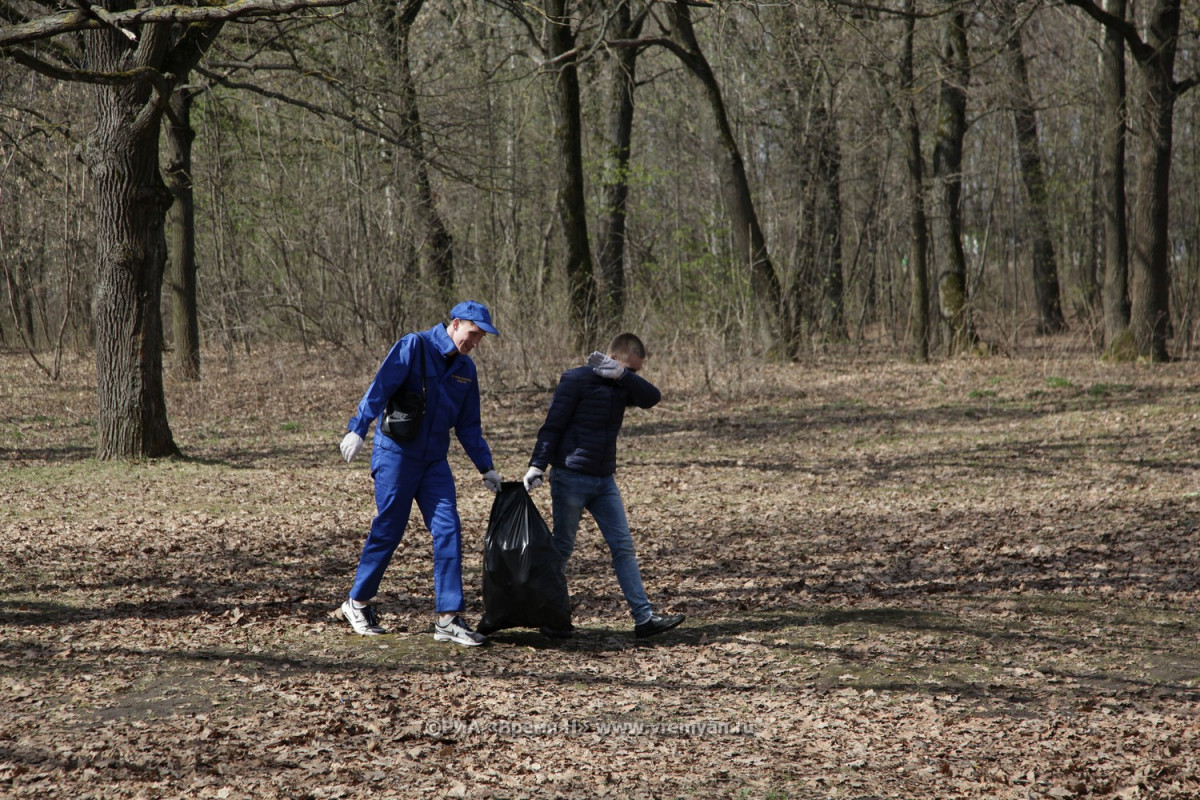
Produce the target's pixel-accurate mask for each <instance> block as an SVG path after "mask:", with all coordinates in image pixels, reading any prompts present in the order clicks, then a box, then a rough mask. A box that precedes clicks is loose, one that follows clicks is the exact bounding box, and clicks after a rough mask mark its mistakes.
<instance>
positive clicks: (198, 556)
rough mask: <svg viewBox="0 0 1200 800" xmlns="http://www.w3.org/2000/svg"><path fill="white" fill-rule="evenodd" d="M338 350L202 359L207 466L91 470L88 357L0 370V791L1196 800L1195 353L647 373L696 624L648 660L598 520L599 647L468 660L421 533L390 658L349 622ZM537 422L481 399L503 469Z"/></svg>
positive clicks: (557, 647) (471, 590)
mask: <svg viewBox="0 0 1200 800" xmlns="http://www.w3.org/2000/svg"><path fill="white" fill-rule="evenodd" d="M341 360H342V359H340V358H339V357H338V356H337V355H336V354H319V353H308V354H300V353H294V352H284V351H278V352H263V353H259V354H256V355H253V356H248V357H244V358H242V359H241V360H239V361H236V362H222V361H221V360H220V359H219V358H216V357H214V359H213V360H212V361H210V362H206V374H205V381H204V382H203V383H202V384H199V385H187V384H181V383H176V382H171V383H170V384H169V386H168V401H169V407H170V412H171V420H172V428H173V431H174V433H175V436H176V439H177V441H178V442H179V444H180V445H181V447H182V448H183V449H184V451H185V457H184V458H183V459H173V460H166V461H161V462H156V463H142V464H132V465H131V464H114V463H99V462H96V461H94V460H92V458H91V447H92V445H93V444H94V442H95V412H94V392H95V377H94V374H93V372H92V370H91V366H90V363H89V362H87V361H79V362H72V363H69V364H68V365H67V368H66V375H65V379H64V380H62V381H59V382H57V383H52V382H50V381H48V380H46V379H45V378H44V376H42V375H41V374H40V373H38V372H37V371H36V370H35V369H34V368H33V367H32V365H31V363H30V362H29V361H28V359H26V358H23V357H20V356H13V355H8V356H0V533H2V536H3V539H2V544H0V796H8V797H39V798H72V799H74V798H84V797H97V798H99V797H103V798H118V797H119V798H125V797H146V798H175V797H179V798H184V797H186V798H205V797H214V798H243V797H281V798H282V797H287V798H293V797H312V798H325V797H364V798H365V797H372V798H379V797H401V798H405V797H414V798H415V797H425V796H450V797H592V796H596V797H600V796H604V797H647V798H659V797H696V796H705V797H746V798H827V797H828V798H834V797H837V798H876V797H880V798H881V797H889V798H893V797H894V798H959V797H963V798H1043V797H1048V798H1071V797H1081V798H1098V797H1114V798H1194V797H1197V796H1200V762H1198V759H1200V756H1198V755H1197V754H1198V753H1200V716H1198V712H1200V619H1198V617H1197V611H1198V610H1200V603H1198V595H1197V590H1198V575H1200V553H1198V548H1197V538H1198V533H1200V456H1198V455H1197V454H1198V453H1200V416H1198V415H1200V391H1198V389H1197V386H1198V381H1197V378H1198V377H1200V374H1198V369H1197V366H1196V364H1195V363H1193V362H1182V363H1177V364H1169V365H1161V366H1121V367H1117V366H1110V365H1106V364H1100V363H1097V362H1095V361H1094V360H1092V359H1090V358H1085V357H1078V356H1072V355H1066V354H1064V355H1042V356H1038V357H1036V358H1032V357H1031V358H1026V359H1017V360H1010V359H991V360H984V361H961V362H960V361H953V362H946V363H939V364H935V365H929V366H918V365H911V364H905V363H902V362H898V361H894V360H884V359H872V358H860V359H857V360H855V361H853V362H850V363H847V362H842V361H837V360H833V359H831V360H829V361H828V362H825V361H813V362H810V363H805V364H801V365H795V366H790V367H778V368H772V369H762V370H746V371H742V372H740V373H739V374H737V375H725V376H724V379H723V380H714V379H712V378H711V376H710V379H709V380H707V381H705V380H701V379H699V378H696V377H689V375H688V374H687V373H686V372H684V371H682V370H678V371H674V372H671V371H668V370H666V369H665V368H664V369H663V370H662V371H660V373H659V374H657V375H655V373H654V365H653V364H652V365H651V369H650V370H649V372H648V375H649V377H651V378H652V379H654V380H656V381H657V382H659V384H660V386H661V387H662V388H663V389H664V391H665V399H664V401H663V403H662V404H661V405H660V406H659V407H658V408H656V409H654V410H652V411H649V412H640V411H639V412H636V413H631V414H630V416H629V417H628V419H627V423H626V429H625V435H624V437H623V439H622V456H621V461H622V467H621V469H620V471H619V480H620V482H621V484H622V487H623V491H624V492H625V496H626V501H627V504H628V506H629V511H630V518H631V522H632V525H633V528H634V536H635V539H636V541H637V543H638V547H639V555H640V559H641V563H642V569H643V574H644V577H645V581H646V584H647V586H648V589H649V592H650V595H651V599H652V601H654V602H655V604H656V605H657V606H658V607H660V608H662V609H664V610H673V611H683V612H686V613H687V615H688V621H687V622H686V623H685V624H684V626H683V627H681V628H679V629H677V630H676V631H673V632H671V633H668V634H665V635H663V636H662V637H660V638H657V639H650V640H645V641H639V640H636V639H634V638H633V637H632V630H631V627H632V626H631V622H630V620H629V618H628V615H627V612H626V610H625V608H624V607H623V604H622V601H621V599H620V595H619V591H618V589H617V587H616V583H615V580H614V579H613V577H612V570H611V567H610V566H609V564H608V561H607V553H606V551H605V550H604V546H603V543H602V542H601V540H600V537H599V535H598V533H597V531H596V530H595V529H594V527H591V525H590V523H586V524H585V527H584V528H583V529H582V530H581V533H580V546H579V549H578V550H577V552H576V555H575V557H574V559H573V561H572V564H571V568H570V573H569V576H570V581H571V588H572V594H573V602H574V603H575V609H574V611H575V619H576V624H577V625H578V626H579V627H580V628H581V635H580V636H579V637H578V638H576V639H575V640H572V641H569V642H553V641H550V640H547V639H544V638H542V637H541V636H540V635H539V634H537V633H536V632H533V631H514V632H504V633H501V634H499V635H497V636H496V637H495V638H494V641H493V643H492V644H491V645H490V646H488V647H484V648H477V649H471V650H467V649H463V648H457V647H453V646H450V645H445V644H439V643H435V642H434V641H433V640H432V637H431V635H430V632H431V617H430V614H429V611H430V610H431V607H432V589H431V577H430V563H429V543H428V534H427V533H426V532H425V530H424V528H423V527H422V526H421V525H420V524H419V522H417V523H415V524H414V525H413V526H412V527H410V532H409V536H408V538H407V540H406V542H405V543H404V545H403V546H402V547H401V549H400V550H399V551H398V553H397V555H396V558H395V560H394V561H393V564H392V567H391V569H390V570H389V572H388V575H387V577H386V579H385V583H384V589H383V591H382V592H381V595H380V597H379V606H380V610H381V616H382V620H383V622H384V624H385V625H387V626H388V627H389V628H390V629H391V630H392V633H391V634H390V635H388V636H385V637H379V638H360V637H355V636H352V635H349V634H348V628H347V627H346V625H345V623H344V622H341V621H340V620H338V619H336V618H334V617H333V616H332V615H331V612H332V611H333V610H334V609H335V608H336V607H337V606H338V604H339V603H340V602H341V600H342V599H343V597H344V596H345V592H346V591H347V589H348V587H349V582H350V578H351V576H352V573H353V570H354V566H355V564H356V560H357V556H358V551H359V548H360V547H361V545H362V540H363V537H364V535H365V530H366V528H367V526H368V524H369V522H370V519H371V516H372V513H373V502H372V499H371V481H370V475H369V469H368V466H367V463H366V462H367V459H366V458H360V459H359V460H357V461H356V462H355V463H354V464H353V465H350V466H347V465H346V464H344V463H343V462H341V461H340V459H339V457H338V453H337V442H338V440H339V439H340V436H341V432H342V430H343V427H342V426H343V425H344V423H345V420H346V418H347V417H348V416H349V415H350V413H351V412H352V410H353V406H354V404H355V403H356V402H357V400H358V397H359V395H360V393H361V391H362V389H363V387H364V386H365V384H366V381H367V380H368V379H369V377H370V371H369V370H370V369H371V368H373V366H374V365H373V364H372V365H368V366H367V367H365V368H364V369H350V368H348V367H343V366H339V361H341ZM485 380H486V379H485ZM496 383H499V381H498V380H497V381H496ZM548 399H549V394H548V391H535V392H529V391H515V390H514V391H503V392H500V391H496V392H493V393H492V394H489V395H488V396H487V397H486V398H485V420H484V421H485V432H486V434H487V435H488V438H489V440H490V442H491V444H492V446H493V449H494V450H495V452H496V455H497V463H498V466H499V467H500V469H501V471H502V473H503V474H504V476H505V477H506V478H507V479H517V478H519V477H520V475H521V474H523V472H524V468H525V464H526V459H527V457H528V451H529V448H530V447H531V446H532V441H533V437H534V435H535V433H536V430H537V427H538V425H539V424H540V422H541V416H542V414H543V413H544V409H545V405H546V403H547V401H548ZM452 461H453V464H454V466H455V468H456V475H457V477H458V480H459V491H460V508H461V511H462V515H463V518H464V524H465V528H466V550H467V558H466V572H467V575H466V580H467V586H468V595H469V601H470V603H471V609H470V613H469V614H468V617H469V618H470V619H472V620H476V619H478V617H479V615H480V613H481V611H482V608H481V605H480V596H479V595H480V593H479V586H480V573H479V570H480V558H479V555H480V548H481V543H482V537H483V533H484V528H485V525H486V519H487V514H488V510H489V507H490V500H491V496H490V495H488V494H487V493H486V492H485V491H484V489H483V488H482V486H481V485H480V484H479V482H478V478H477V476H475V474H474V472H473V470H472V469H470V467H469V466H468V464H467V462H466V461H465V459H464V458H463V457H462V455H461V452H455V454H454V456H453V459H452ZM535 499H536V500H537V502H538V504H539V505H540V506H541V507H542V509H543V512H544V513H545V514H546V516H547V518H549V498H548V496H547V495H546V493H545V490H540V491H539V492H538V493H537V494H535Z"/></svg>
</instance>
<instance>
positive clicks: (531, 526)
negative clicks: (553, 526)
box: [476, 481, 571, 634]
mask: <svg viewBox="0 0 1200 800" xmlns="http://www.w3.org/2000/svg"><path fill="white" fill-rule="evenodd" d="M543 626H544V627H547V628H553V629H554V630H568V629H570V627H571V603H570V600H569V598H568V595H567V576H566V570H565V565H564V563H563V558H562V556H561V555H559V553H558V550H557V549H555V547H554V540H553V538H552V537H551V535H550V529H549V528H548V527H546V522H545V521H544V520H543V519H542V515H541V514H540V513H538V509H537V506H536V505H535V504H534V502H533V498H531V497H530V496H529V493H528V492H527V491H525V486H524V484H522V483H521V482H520V481H505V482H504V483H502V484H500V491H499V492H498V493H497V494H496V499H495V500H494V501H493V502H492V513H491V516H490V517H489V518H488V529H487V536H485V537H484V540H483V619H481V620H480V621H479V625H478V626H476V630H478V631H479V632H480V633H483V634H488V633H493V632H495V631H498V630H501V629H503V628H526V627H527V628H540V627H543Z"/></svg>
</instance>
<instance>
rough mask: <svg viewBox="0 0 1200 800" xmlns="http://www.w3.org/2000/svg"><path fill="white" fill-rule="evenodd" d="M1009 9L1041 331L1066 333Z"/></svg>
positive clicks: (1025, 79)
mask: <svg viewBox="0 0 1200 800" xmlns="http://www.w3.org/2000/svg"><path fill="white" fill-rule="evenodd" d="M1003 7H1004V9H1005V13H1004V23H1005V25H1006V27H1007V30H1006V31H1005V43H1004V44H1005V46H1004V52H1005V56H1006V57H1007V60H1008V66H1009V71H1010V73H1011V75H1012V84H1013V125H1014V127H1015V129H1016V138H1017V153H1018V161H1019V162H1020V168H1021V180H1022V182H1023V183H1024V184H1025V194H1026V195H1027V198H1028V201H1029V205H1028V213H1027V215H1026V217H1027V219H1028V221H1029V227H1030V237H1031V240H1032V241H1031V244H1032V250H1033V291H1034V298H1035V300H1036V301H1037V309H1038V331H1039V332H1040V333H1060V332H1062V331H1064V330H1066V327H1067V323H1066V319H1065V318H1064V317H1063V311H1062V296H1061V293H1060V290H1059V285H1058V263H1057V260H1056V258H1055V255H1054V242H1053V240H1052V239H1051V238H1050V219H1049V217H1050V209H1049V203H1048V199H1047V193H1046V172H1045V168H1044V167H1043V165H1042V152H1041V144H1040V143H1039V142H1038V129H1037V113H1036V111H1035V110H1034V105H1033V97H1032V96H1031V95H1030V93H1029V67H1028V65H1027V64H1026V62H1025V53H1024V51H1023V50H1022V49H1021V29H1020V27H1019V26H1018V25H1017V22H1016V13H1015V10H1014V7H1013V5H1012V4H1011V3H1005V4H1004V5H1003Z"/></svg>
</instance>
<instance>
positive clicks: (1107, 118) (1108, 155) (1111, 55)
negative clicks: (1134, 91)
mask: <svg viewBox="0 0 1200 800" xmlns="http://www.w3.org/2000/svg"><path fill="white" fill-rule="evenodd" d="M1104 5H1105V10H1106V11H1107V12H1108V13H1110V14H1112V16H1113V17H1114V18H1115V19H1122V20H1123V19H1125V0H1105V3H1104ZM1125 98H1126V82H1125V40H1124V39H1123V38H1122V36H1121V33H1120V32H1119V31H1118V30H1116V28H1114V27H1112V26H1106V27H1105V29H1104V42H1103V45H1102V47H1101V50H1100V104H1101V105H1100V108H1101V112H1100V113H1101V130H1100V137H1099V139H1100V152H1099V159H1098V160H1099V187H1098V190H1097V194H1098V195H1099V205H1100V209H1101V211H1100V213H1101V216H1102V218H1103V226H1104V277H1103V288H1102V290H1101V304H1102V307H1103V312H1104V345H1105V347H1107V348H1109V349H1110V350H1112V349H1113V347H1114V346H1115V345H1117V344H1118V343H1119V342H1121V341H1122V340H1124V339H1126V338H1127V335H1128V331H1129V227H1128V223H1127V221H1126V217H1125V214H1126V201H1125V138H1126V137H1125V131H1126V129H1127V127H1128V123H1127V120H1126V113H1127V108H1126V101H1125Z"/></svg>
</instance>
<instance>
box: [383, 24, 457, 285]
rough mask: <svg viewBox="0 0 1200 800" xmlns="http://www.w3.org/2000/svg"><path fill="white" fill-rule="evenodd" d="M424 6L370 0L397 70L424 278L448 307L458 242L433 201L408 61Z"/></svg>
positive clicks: (402, 128) (415, 92) (403, 139)
mask: <svg viewBox="0 0 1200 800" xmlns="http://www.w3.org/2000/svg"><path fill="white" fill-rule="evenodd" d="M424 5H425V0H371V11H372V14H373V15H374V17H375V19H376V20H377V22H378V25H379V36H380V41H381V42H382V43H383V46H384V49H385V50H386V51H387V53H388V55H389V56H390V57H391V58H392V60H393V61H394V62H395V65H396V76H397V80H398V82H399V92H398V102H399V106H400V107H399V109H398V111H399V115H400V118H401V120H402V122H401V125H400V130H399V135H400V138H401V142H402V144H403V147H402V150H403V151H404V152H405V153H406V154H407V157H408V159H409V162H410V163H411V170H412V175H413V186H412V189H413V192H414V193H415V195H416V197H415V200H414V206H415V210H416V216H417V223H418V225H419V226H420V228H421V231H420V237H421V241H420V242H419V244H418V253H419V259H420V265H421V273H422V278H424V279H425V281H426V282H427V283H429V284H431V285H433V286H435V287H437V292H438V295H439V299H440V300H441V301H442V302H443V304H446V303H449V302H450V300H451V298H452V296H453V294H454V240H453V238H452V237H451V236H450V232H449V231H448V230H447V229H446V223H445V221H443V219H442V216H441V214H440V213H439V212H438V209H437V204H436V203H435V202H434V197H433V189H432V184H431V183H430V181H429V166H428V160H427V158H426V157H425V142H424V129H423V127H422V125H421V112H420V108H419V106H418V104H417V87H416V81H415V80H414V79H413V73H412V63H411V58H410V56H409V50H410V42H409V39H410V36H411V34H412V27H413V23H414V22H415V21H416V19H417V14H419V13H420V11H421V8H422V7H423V6H424Z"/></svg>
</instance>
